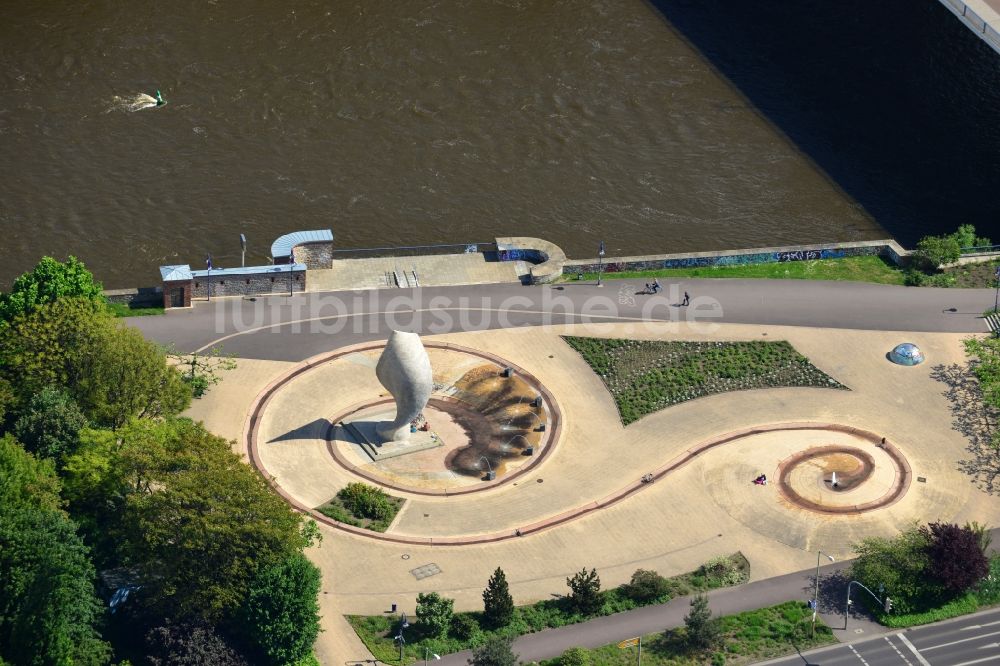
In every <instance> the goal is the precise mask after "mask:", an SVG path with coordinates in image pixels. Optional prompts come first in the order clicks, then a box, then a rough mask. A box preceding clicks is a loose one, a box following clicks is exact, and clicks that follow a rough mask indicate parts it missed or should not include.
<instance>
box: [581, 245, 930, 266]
mask: <svg viewBox="0 0 1000 666" xmlns="http://www.w3.org/2000/svg"><path fill="white" fill-rule="evenodd" d="M909 254H910V253H909V252H908V251H907V250H904V249H903V248H902V246H900V245H899V244H898V243H897V242H896V241H894V240H879V241H858V242H851V243H825V244H817V245H789V246H784V247H762V248H751V249H745V250H724V251H715V252H690V253H684V254H658V255H645V256H640V257H606V258H605V259H604V261H603V262H598V260H597V259H572V260H567V261H565V262H564V263H563V272H565V273H568V274H573V273H595V272H597V270H598V265H599V263H600V264H602V265H603V270H604V272H605V273H618V272H622V271H649V270H660V269H663V268H701V267H712V266H743V265H747V264H767V263H776V262H778V263H782V262H790V261H812V260H815V259H842V258H844V257H858V256H882V257H885V258H886V259H888V260H890V261H892V262H893V263H896V264H904V263H905V262H906V261H907V258H908V257H909Z"/></svg>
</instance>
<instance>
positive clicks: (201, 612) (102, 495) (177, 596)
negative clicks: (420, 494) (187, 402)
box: [64, 418, 305, 622]
mask: <svg viewBox="0 0 1000 666" xmlns="http://www.w3.org/2000/svg"><path fill="white" fill-rule="evenodd" d="M64 474H65V476H66V486H67V496H68V498H69V499H70V502H71V504H70V507H71V509H72V510H73V511H74V512H75V513H80V514H84V515H86V516H89V522H88V523H85V524H86V525H87V529H88V533H89V534H91V535H92V538H94V539H95V541H98V542H99V543H100V544H101V550H102V552H103V553H105V554H107V556H108V557H110V558H113V559H116V560H119V561H127V562H133V563H136V565H137V566H138V568H139V569H140V571H141V574H142V577H143V581H144V582H143V586H144V587H143V589H142V591H141V592H140V599H141V601H142V602H143V603H144V604H145V605H146V606H147V607H148V608H150V609H154V610H156V611H157V612H159V613H161V614H162V616H165V617H173V618H175V619H177V620H185V619H189V618H199V619H204V620H206V621H209V622H212V621H215V620H217V619H219V618H220V617H223V616H225V615H228V614H230V613H231V612H232V611H234V610H235V609H236V608H237V607H239V606H240V605H241V604H242V602H243V600H244V599H245V598H246V595H247V593H248V591H249V589H250V585H251V582H252V581H253V580H255V579H256V577H257V574H258V571H260V570H262V569H264V568H267V567H269V566H272V565H275V564H278V563H280V562H284V561H285V560H286V559H287V558H288V557H289V556H290V555H292V554H293V553H294V552H297V551H298V550H301V548H302V547H303V546H304V545H305V536H304V535H303V533H302V532H300V525H301V519H300V517H299V516H298V515H297V514H296V513H295V512H293V511H292V509H291V508H290V507H289V506H288V505H287V504H286V503H285V502H284V501H283V500H282V499H281V498H280V497H279V496H278V495H276V494H275V493H273V492H272V491H271V489H270V487H269V486H268V484H267V482H266V481H265V480H264V479H263V478H262V477H261V476H260V475H259V474H257V473H256V472H255V471H254V470H253V469H251V468H250V467H249V466H247V465H246V464H244V463H243V461H242V460H241V459H240V458H239V456H237V455H236V454H234V453H233V452H232V451H231V449H230V444H229V442H227V441H226V440H224V439H222V438H221V437H217V436H215V435H213V434H211V433H209V432H208V431H207V430H205V428H204V427H203V426H202V425H201V424H200V423H194V422H192V421H191V420H190V419H184V418H169V419H165V420H163V421H152V420H148V419H140V420H135V421H132V422H130V423H129V424H127V425H126V426H124V427H123V428H121V429H120V430H118V431H117V432H109V431H84V432H83V433H81V447H80V450H79V451H78V452H77V454H75V455H73V456H71V457H70V458H69V459H68V460H67V461H66V465H65V468H64Z"/></svg>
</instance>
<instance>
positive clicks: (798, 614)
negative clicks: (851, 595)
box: [541, 601, 837, 666]
mask: <svg viewBox="0 0 1000 666" xmlns="http://www.w3.org/2000/svg"><path fill="white" fill-rule="evenodd" d="M811 619H812V611H810V610H809V608H808V607H806V605H805V604H803V603H801V602H797V601H788V602H785V603H783V604H779V605H777V606H770V607H768V608H760V609H757V610H753V611H748V612H746V613H739V614H738V615H726V616H723V617H721V618H719V624H720V625H721V628H722V641H721V643H720V645H719V647H717V648H716V649H715V650H714V651H709V652H702V651H692V650H691V649H690V648H689V647H688V645H687V641H686V640H685V632H684V628H683V627H680V628H677V629H668V630H667V631H665V632H663V633H656V634H647V635H645V636H643V637H642V663H644V664H650V665H651V666H696V665H697V666H702V665H704V664H713V666H714V665H716V664H719V665H722V664H727V665H731V666H741V665H743V664H752V663H755V662H758V661H761V660H764V659H771V658H774V657H780V656H783V655H786V654H790V653H793V652H795V651H796V650H798V651H803V652H804V651H806V650H811V649H813V648H816V647H820V646H822V645H829V644H831V643H836V642H837V640H836V639H835V638H834V637H833V632H832V631H831V630H830V628H829V627H827V626H826V625H825V624H823V623H822V621H817V623H816V635H815V636H812V635H811ZM574 652H577V654H579V655H580V656H582V657H583V659H579V658H577V659H576V660H575V661H574V662H573V663H585V664H587V663H589V664H591V665H592V666H631V665H632V664H635V662H636V648H627V649H624V650H622V649H619V648H618V646H617V645H605V646H604V647H600V648H596V649H593V650H587V649H581V648H574ZM581 653H582V654H581ZM541 663H542V664H544V665H545V666H560V664H562V663H563V662H562V660H561V659H560V658H556V659H549V660H546V661H543V662H541Z"/></svg>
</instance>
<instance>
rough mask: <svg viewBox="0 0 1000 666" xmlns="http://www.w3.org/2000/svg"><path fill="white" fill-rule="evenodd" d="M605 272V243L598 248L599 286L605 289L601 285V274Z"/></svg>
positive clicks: (602, 242)
mask: <svg viewBox="0 0 1000 666" xmlns="http://www.w3.org/2000/svg"><path fill="white" fill-rule="evenodd" d="M603 272H604V241H601V244H600V245H598V246H597V286H598V287H603V286H604V285H602V284H601V273H603Z"/></svg>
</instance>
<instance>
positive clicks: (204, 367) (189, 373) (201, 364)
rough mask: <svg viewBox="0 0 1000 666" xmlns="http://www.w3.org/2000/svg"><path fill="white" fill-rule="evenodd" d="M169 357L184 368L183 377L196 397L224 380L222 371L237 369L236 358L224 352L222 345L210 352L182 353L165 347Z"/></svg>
mask: <svg viewBox="0 0 1000 666" xmlns="http://www.w3.org/2000/svg"><path fill="white" fill-rule="evenodd" d="M165 351H166V354H167V357H168V358H170V359H171V360H172V361H174V362H175V363H176V364H177V366H178V368H180V369H181V370H182V374H181V378H182V379H183V380H184V381H185V382H186V383H187V384H188V385H189V386H190V387H191V390H192V392H193V394H194V397H196V398H200V397H201V396H203V395H205V393H207V392H208V389H209V387H211V386H214V385H216V384H218V383H219V382H221V381H222V373H223V372H225V371H228V370H235V369H236V360H235V359H234V358H233V357H232V356H231V355H225V354H223V353H222V347H213V348H212V349H210V350H209V351H208V352H202V353H200V354H199V353H198V352H195V353H193V354H180V353H178V352H177V351H175V350H174V349H173V348H172V347H168V348H166V349H165Z"/></svg>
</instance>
